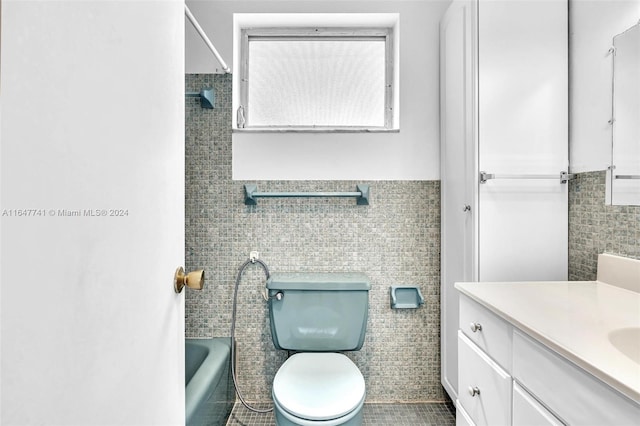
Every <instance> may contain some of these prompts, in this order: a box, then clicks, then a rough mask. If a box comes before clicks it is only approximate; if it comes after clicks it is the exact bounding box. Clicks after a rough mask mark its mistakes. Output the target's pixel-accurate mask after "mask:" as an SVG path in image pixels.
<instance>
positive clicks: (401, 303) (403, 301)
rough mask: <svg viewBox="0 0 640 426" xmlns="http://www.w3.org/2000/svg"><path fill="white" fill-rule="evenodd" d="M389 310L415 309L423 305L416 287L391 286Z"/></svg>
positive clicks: (420, 294)
mask: <svg viewBox="0 0 640 426" xmlns="http://www.w3.org/2000/svg"><path fill="white" fill-rule="evenodd" d="M389 289H390V296H391V309H415V308H419V307H420V306H422V305H424V297H422V293H421V292H420V289H419V288H418V287H414V286H391V287H390V288H389Z"/></svg>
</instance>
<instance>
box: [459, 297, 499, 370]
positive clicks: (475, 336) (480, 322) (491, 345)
mask: <svg viewBox="0 0 640 426" xmlns="http://www.w3.org/2000/svg"><path fill="white" fill-rule="evenodd" d="M460 329H461V330H462V332H463V333H464V334H465V335H466V336H467V337H468V338H469V339H470V340H471V341H472V342H473V343H475V344H476V345H478V346H479V347H480V348H481V349H482V350H483V351H485V352H486V353H487V354H488V355H489V356H490V357H492V358H493V359H494V360H495V361H496V362H497V363H498V364H500V366H502V368H504V369H505V370H507V371H511V325H510V324H509V323H507V322H506V321H504V320H503V319H502V318H499V317H498V316H497V315H495V314H494V313H492V312H490V311H489V310H488V309H487V308H485V307H484V306H482V305H480V304H479V303H477V302H474V301H473V300H471V299H470V298H469V297H467V296H465V295H464V294H461V295H460ZM474 330H475V331H474Z"/></svg>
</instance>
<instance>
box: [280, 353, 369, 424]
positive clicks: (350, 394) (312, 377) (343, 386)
mask: <svg viewBox="0 0 640 426" xmlns="http://www.w3.org/2000/svg"><path fill="white" fill-rule="evenodd" d="M273 397H274V399H275V400H276V402H277V403H278V405H280V407H282V408H283V409H284V410H286V411H288V412H289V413H291V414H292V415H294V416H296V417H299V418H303V419H307V420H330V419H336V418H339V417H342V416H345V415H347V414H349V413H350V412H352V411H353V410H354V409H356V408H357V407H358V405H360V403H361V402H362V401H363V400H364V378H363V377H362V373H360V370H358V367H357V366H356V365H355V364H354V363H353V362H352V361H351V360H350V359H349V358H347V357H346V356H345V355H342V354H337V353H324V352H322V353H315V352H314V353H299V354H295V355H293V356H291V357H290V358H289V359H287V360H286V361H285V362H284V364H282V367H280V369H279V370H278V372H277V373H276V377H275V378H274V379H273Z"/></svg>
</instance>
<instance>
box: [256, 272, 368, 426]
mask: <svg viewBox="0 0 640 426" xmlns="http://www.w3.org/2000/svg"><path fill="white" fill-rule="evenodd" d="M370 288H371V285H370V283H369V280H368V278H367V277H366V276H365V275H364V274H360V273H279V274H273V275H271V277H270V278H269V280H268V281H267V289H268V296H269V319H270V326H271V337H272V339H273V343H274V345H275V347H276V348H277V349H283V350H287V351H294V352H296V353H295V354H294V355H292V356H290V357H289V358H288V359H287V360H286V361H285V362H284V363H283V364H282V366H281V367H280V369H279V370H278V372H277V373H276V375H275V377H274V380H273V389H272V396H273V402H274V412H275V416H276V424H277V425H278V426H293V425H301V426H334V425H345V426H358V425H361V424H362V408H363V405H364V400H365V382H364V377H363V376H362V373H361V372H360V370H359V369H358V367H357V366H356V365H355V364H354V363H353V361H351V360H350V359H349V358H348V357H347V356H346V355H344V354H342V353H340V352H343V351H357V350H360V348H361V347H362V345H363V343H364V337H365V331H366V324H367V317H368V310H369V289H370Z"/></svg>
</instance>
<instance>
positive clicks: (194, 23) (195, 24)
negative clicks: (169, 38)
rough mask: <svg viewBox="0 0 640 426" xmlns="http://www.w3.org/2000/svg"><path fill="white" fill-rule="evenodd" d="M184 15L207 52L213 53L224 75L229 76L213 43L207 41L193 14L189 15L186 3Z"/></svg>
mask: <svg viewBox="0 0 640 426" xmlns="http://www.w3.org/2000/svg"><path fill="white" fill-rule="evenodd" d="M184 13H185V15H187V18H189V21H190V22H191V24H192V25H193V27H194V28H195V29H196V31H198V34H200V37H202V40H204V43H205V44H206V45H207V47H209V50H211V52H212V53H213V56H215V57H216V59H217V60H218V62H220V65H222V70H223V71H224V72H225V73H227V74H230V73H231V70H230V69H229V67H228V66H227V64H226V62H225V61H224V59H222V56H220V53H218V50H217V49H216V48H215V46H214V45H213V43H211V40H209V37H207V34H205V32H204V30H203V29H202V27H201V26H200V24H199V23H198V21H197V20H196V17H195V16H193V13H191V11H190V10H189V6H187V4H186V3H185V4H184Z"/></svg>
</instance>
